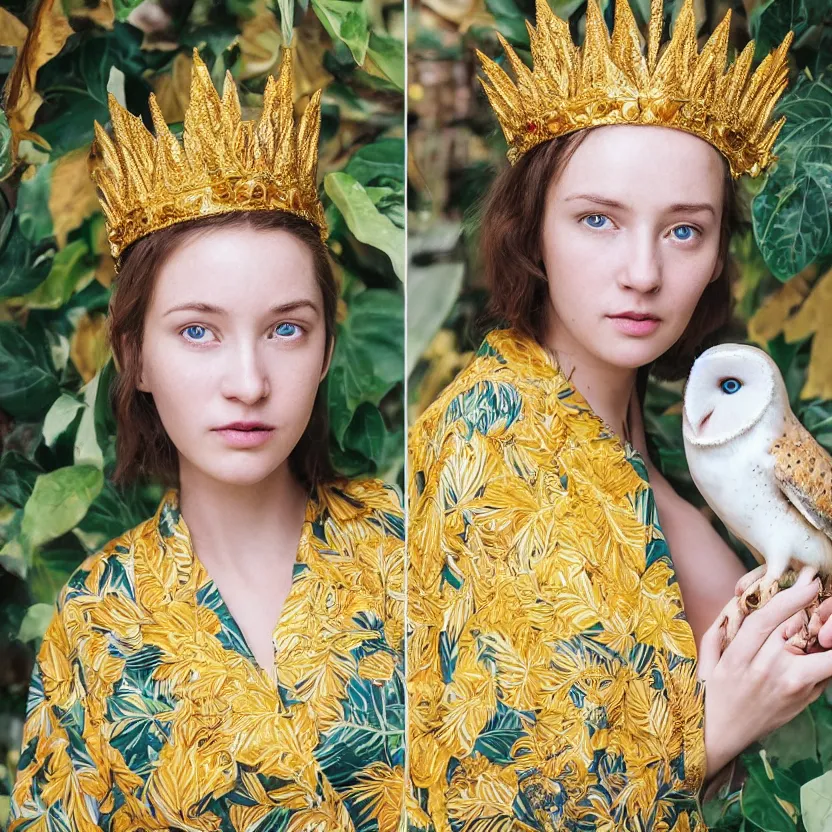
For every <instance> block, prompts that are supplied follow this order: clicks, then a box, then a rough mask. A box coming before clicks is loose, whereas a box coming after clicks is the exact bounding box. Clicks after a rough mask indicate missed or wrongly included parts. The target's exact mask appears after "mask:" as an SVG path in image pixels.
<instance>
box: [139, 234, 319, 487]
mask: <svg viewBox="0 0 832 832" xmlns="http://www.w3.org/2000/svg"><path fill="white" fill-rule="evenodd" d="M328 359H329V356H328V355H327V354H326V332H325V322H324V317H323V300H322V297H321V291H320V289H319V288H318V284H317V280H316V277H315V272H314V265H313V259H312V254H311V252H310V251H309V249H308V247H307V246H306V245H305V244H304V243H302V242H301V241H300V240H298V239H297V238H296V237H295V236H294V235H292V234H290V233H289V232H286V231H280V230H273V231H272V230H270V231H256V230H253V229H247V228H228V229H213V230H211V231H209V232H207V233H204V234H201V235H199V236H197V237H194V238H192V239H190V240H189V241H188V242H186V243H184V244H183V245H182V246H181V247H179V248H178V249H176V250H175V251H174V253H173V254H172V255H171V256H170V257H169V259H168V260H167V261H166V263H165V264H164V266H163V267H162V269H161V270H160V272H159V274H158V275H157V279H156V285H155V287H154V292H153V297H152V299H151V303H150V307H149V309H148V312H147V317H146V320H145V326H144V343H143V347H142V376H141V383H140V385H139V389H141V390H144V391H146V392H149V393H151V394H152V395H153V400H154V402H155V404H156V408H157V410H158V411H159V416H160V418H161V420H162V424H163V425H164V428H165V430H166V431H167V434H168V436H169V437H170V439H171V441H172V442H173V444H174V445H175V446H176V448H177V451H178V452H179V461H180V470H184V468H185V467H187V466H190V467H192V468H193V469H197V470H198V471H200V472H202V473H203V474H205V475H207V476H209V477H212V478H213V479H216V480H218V481H222V482H226V483H229V484H232V483H233V484H236V485H251V484H256V483H258V482H261V481H262V480H264V479H265V478H266V477H268V476H269V475H270V474H272V473H273V472H275V471H276V470H277V469H278V468H280V466H281V465H283V463H284V462H286V460H287V458H288V456H289V453H290V452H291V451H292V449H293V448H294V447H295V445H296V444H297V442H298V440H299V439H300V437H301V435H302V434H303V431H304V429H305V428H306V425H307V423H308V421H309V417H310V415H311V412H312V406H313V403H314V400H315V394H316V392H317V389H318V385H319V383H320V381H321V379H322V378H323V376H324V374H325V372H326V369H327V366H328ZM233 422H262V423H265V424H266V425H269V426H271V430H269V431H260V432H241V431H230V432H223V431H221V430H220V429H221V428H223V427H224V426H225V425H228V424H229V423H233Z"/></svg>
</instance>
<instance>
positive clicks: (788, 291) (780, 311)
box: [748, 274, 812, 347]
mask: <svg viewBox="0 0 832 832" xmlns="http://www.w3.org/2000/svg"><path fill="white" fill-rule="evenodd" d="M811 290H812V287H811V284H810V282H809V280H808V279H807V277H806V276H805V275H803V274H798V275H795V277H793V278H792V279H791V280H790V281H789V282H788V283H786V284H785V285H784V286H781V287H780V289H778V290H777V291H776V292H775V293H774V294H772V295H770V296H769V297H767V298H766V300H765V301H764V302H763V304H762V305H761V306H760V308H759V309H758V310H757V312H756V313H755V314H754V317H753V318H752V319H751V320H750V321H749V322H748V337H749V338H750V339H751V340H752V341H754V342H755V343H756V344H759V345H760V346H761V347H765V345H766V344H767V343H768V342H769V341H771V340H772V338H776V337H777V335H779V334H780V333H781V332H782V331H783V327H784V326H785V325H786V321H788V319H789V317H790V316H791V315H793V314H794V312H795V310H797V309H799V308H800V306H801V304H802V303H803V301H804V300H806V297H807V295H808V294H809V293H810V292H811Z"/></svg>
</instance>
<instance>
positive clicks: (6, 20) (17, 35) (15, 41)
mask: <svg viewBox="0 0 832 832" xmlns="http://www.w3.org/2000/svg"><path fill="white" fill-rule="evenodd" d="M28 32H29V29H28V28H27V26H26V24H25V23H23V22H22V21H20V20H18V19H17V18H16V17H15V16H14V15H13V14H12V13H11V12H10V11H8V10H7V9H4V8H0V46H14V47H15V48H17V49H20V47H21V46H23V43H24V41H25V40H26V35H27V34H28Z"/></svg>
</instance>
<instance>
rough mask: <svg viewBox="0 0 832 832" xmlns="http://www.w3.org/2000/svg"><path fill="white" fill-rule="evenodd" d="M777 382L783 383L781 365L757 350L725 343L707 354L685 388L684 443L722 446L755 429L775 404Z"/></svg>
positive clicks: (699, 362)
mask: <svg viewBox="0 0 832 832" xmlns="http://www.w3.org/2000/svg"><path fill="white" fill-rule="evenodd" d="M778 382H779V383H780V384H781V385H782V380H781V376H780V373H779V370H778V369H777V365H776V364H775V363H774V362H773V361H772V359H771V358H770V357H769V356H768V355H767V354H766V353H765V352H763V351H762V350H759V349H757V348H756V347H749V346H744V345H741V344H722V345H720V346H718V347H712V348H711V349H709V350H706V351H705V352H704V353H702V355H701V356H699V358H698V359H697V360H696V363H695V364H694V365H693V369H692V370H691V373H690V376H689V377H688V382H687V385H686V387H685V407H684V419H683V431H684V435H685V439H686V440H687V441H688V442H690V443H691V444H692V445H721V444H724V443H725V442H730V441H731V440H732V439H735V438H736V437H738V436H740V435H741V434H743V433H745V432H746V431H748V430H750V429H751V428H752V427H753V426H754V425H755V424H756V423H757V422H758V421H759V420H760V418H761V417H762V415H763V413H764V412H765V411H766V408H768V406H769V405H770V404H771V403H772V401H773V400H774V398H775V396H776V394H777V384H778ZM783 393H785V391H783Z"/></svg>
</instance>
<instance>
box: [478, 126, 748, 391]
mask: <svg viewBox="0 0 832 832" xmlns="http://www.w3.org/2000/svg"><path fill="white" fill-rule="evenodd" d="M590 129H592V128H588V129H584V130H579V131H577V132H575V133H569V134H567V135H566V136H563V137H561V138H557V139H552V140H551V141H548V142H545V143H543V144H539V145H537V146H536V147H534V148H533V149H532V150H530V151H529V152H528V153H526V154H524V155H523V156H521V157H520V159H519V160H518V161H517V162H516V164H514V165H513V166H511V167H508V168H505V169H504V170H503V171H501V172H500V173H499V174H498V176H497V178H496V179H495V181H494V183H493V184H492V186H491V189H490V190H489V192H488V194H487V195H486V197H485V201H484V203H483V207H482V214H481V216H482V221H481V225H480V254H481V257H482V264H483V268H484V272H485V278H486V282H487V285H488V288H489V290H490V300H489V304H488V310H487V315H488V317H489V318H490V319H491V320H492V321H496V322H499V323H501V324H504V325H509V326H512V327H514V328H515V329H517V330H519V331H520V332H522V333H523V334H524V335H526V336H529V337H532V338H536V339H537V340H538V341H542V340H543V337H544V334H545V333H544V328H545V324H546V310H547V307H548V304H549V291H548V287H547V276H546V272H545V271H544V267H543V260H542V251H541V233H542V226H543V214H544V208H545V205H546V193H547V190H548V188H549V184H550V183H551V182H552V180H553V179H554V178H555V177H556V176H558V175H559V174H560V173H561V172H562V171H563V169H564V167H565V166H566V164H567V162H568V161H569V159H570V158H572V155H573V154H574V153H575V151H576V150H577V148H578V146H579V145H580V144H581V142H582V141H583V140H584V138H585V137H586V135H587V133H588V132H589V130H590ZM742 222H743V214H742V206H741V204H740V197H739V191H738V188H737V185H736V183H735V181H734V180H733V179H732V178H731V175H730V172H729V169H728V165H727V163H726V164H725V191H724V202H723V210H722V221H721V226H720V243H719V252H720V255H721V256H722V258H723V268H722V272H721V273H720V275H719V276H718V277H717V278H716V280H714V281H712V282H711V283H709V284H708V286H707V287H706V288H705V291H704V293H703V294H702V297H701V298H700V300H699V303H698V304H697V306H696V309H695V310H694V312H693V316H692V317H691V320H690V323H689V324H688V326H687V328H686V329H685V331H684V332H683V333H682V336H681V337H680V338H679V340H678V341H677V342H676V343H675V344H674V345H673V346H672V347H671V348H670V349H669V350H668V351H667V352H665V353H664V355H661V356H660V357H659V358H657V359H656V361H654V362H653V364H652V365H650V367H649V368H643V369H644V370H645V373H640V375H645V376H646V372H650V373H652V374H653V375H655V376H657V377H658V378H664V379H679V378H682V377H683V376H685V375H686V374H687V373H688V371H689V370H690V368H691V366H692V364H693V361H694V360H695V358H696V357H697V355H698V354H699V353H700V352H701V351H702V350H703V349H706V348H707V347H708V346H711V343H712V342H713V341H714V340H716V336H717V333H718V332H719V331H720V330H722V329H723V328H724V327H725V326H726V325H727V324H728V323H729V322H730V321H731V316H732V294H731V284H732V281H733V278H734V274H735V268H736V267H735V265H734V263H733V261H732V259H731V257H730V256H729V253H728V246H729V243H730V240H731V235H732V234H733V233H734V232H735V231H736V230H737V229H738V228H739V227H740V226H741V225H742Z"/></svg>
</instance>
